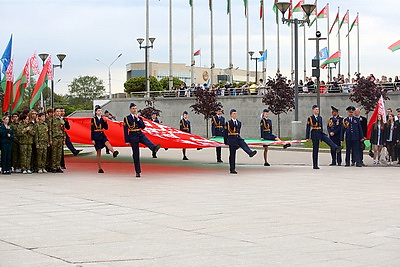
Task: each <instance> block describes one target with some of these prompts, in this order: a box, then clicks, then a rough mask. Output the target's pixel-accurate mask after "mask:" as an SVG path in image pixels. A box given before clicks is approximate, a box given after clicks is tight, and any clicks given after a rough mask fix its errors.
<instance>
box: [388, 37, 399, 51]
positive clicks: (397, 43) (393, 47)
mask: <svg viewBox="0 0 400 267" xmlns="http://www.w3.org/2000/svg"><path fill="white" fill-rule="evenodd" d="M388 48H389V49H390V50H392V52H394V51H396V50H399V49H400V40H399V41H397V42H395V43H394V44H392V45H391V46H389V47H388Z"/></svg>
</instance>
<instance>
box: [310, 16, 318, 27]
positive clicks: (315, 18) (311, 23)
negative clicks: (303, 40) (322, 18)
mask: <svg viewBox="0 0 400 267" xmlns="http://www.w3.org/2000/svg"><path fill="white" fill-rule="evenodd" d="M316 20H317V17H314V19H313V20H312V21H311V22H310V24H308V27H309V28H311V27H312V25H313V24H314V22H315V21H316Z"/></svg>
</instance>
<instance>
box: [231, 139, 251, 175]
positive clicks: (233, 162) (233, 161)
mask: <svg viewBox="0 0 400 267" xmlns="http://www.w3.org/2000/svg"><path fill="white" fill-rule="evenodd" d="M238 147H240V148H242V149H243V150H244V152H246V153H247V154H250V153H251V150H250V148H249V146H248V145H247V144H246V142H245V141H244V140H243V139H239V140H238V145H237V146H232V145H229V170H230V171H234V170H235V166H236V150H237V149H238Z"/></svg>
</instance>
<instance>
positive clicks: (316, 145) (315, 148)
mask: <svg viewBox="0 0 400 267" xmlns="http://www.w3.org/2000/svg"><path fill="white" fill-rule="evenodd" d="M311 136H312V137H311V140H312V144H313V166H314V167H318V151H319V142H320V141H324V142H325V143H326V144H327V145H328V146H330V148H331V149H333V150H336V148H337V145H336V144H335V143H333V141H332V140H331V139H330V138H329V137H328V136H327V135H326V134H324V133H320V135H319V136H318V135H317V136H313V135H311Z"/></svg>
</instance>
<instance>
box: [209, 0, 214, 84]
mask: <svg viewBox="0 0 400 267" xmlns="http://www.w3.org/2000/svg"><path fill="white" fill-rule="evenodd" d="M210 27H211V40H210V42H211V66H210V68H211V70H210V74H211V75H210V76H211V77H210V86H211V88H212V85H213V83H214V66H215V65H214V19H213V8H212V0H210Z"/></svg>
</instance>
